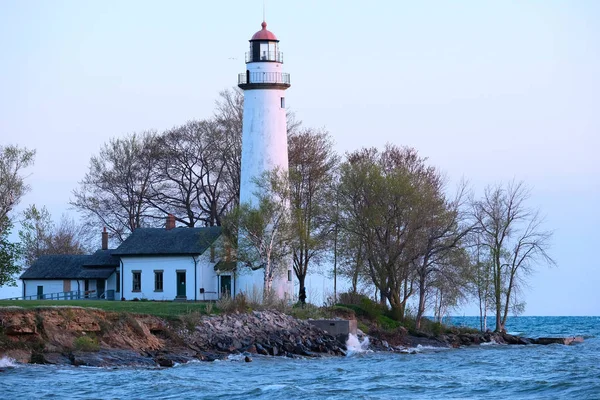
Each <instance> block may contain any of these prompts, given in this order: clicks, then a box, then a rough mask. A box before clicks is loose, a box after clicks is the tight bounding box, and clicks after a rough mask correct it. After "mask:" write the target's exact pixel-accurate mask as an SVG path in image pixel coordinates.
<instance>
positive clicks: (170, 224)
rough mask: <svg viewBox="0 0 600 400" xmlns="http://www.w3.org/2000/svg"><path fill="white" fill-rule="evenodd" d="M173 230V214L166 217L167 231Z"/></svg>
mask: <svg viewBox="0 0 600 400" xmlns="http://www.w3.org/2000/svg"><path fill="white" fill-rule="evenodd" d="M173 228H175V216H174V215H173V214H169V215H167V230H171V229H173Z"/></svg>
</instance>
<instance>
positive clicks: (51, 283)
mask: <svg viewBox="0 0 600 400" xmlns="http://www.w3.org/2000/svg"><path fill="white" fill-rule="evenodd" d="M24 283H25V296H37V288H38V286H43V288H44V295H50V294H51V293H54V294H56V293H62V292H63V291H64V280H63V279H60V280H58V279H57V280H48V279H36V280H25V281H24ZM80 284H81V291H82V293H83V282H80ZM77 288H78V287H77V281H76V280H74V279H73V280H71V291H72V292H77ZM48 298H49V296H48ZM61 300H62V299H61Z"/></svg>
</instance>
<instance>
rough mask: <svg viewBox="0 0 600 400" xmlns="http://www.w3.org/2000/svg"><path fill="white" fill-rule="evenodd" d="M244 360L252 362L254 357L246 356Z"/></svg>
mask: <svg viewBox="0 0 600 400" xmlns="http://www.w3.org/2000/svg"><path fill="white" fill-rule="evenodd" d="M244 361H245V362H252V359H251V358H250V357H248V356H246V357H244Z"/></svg>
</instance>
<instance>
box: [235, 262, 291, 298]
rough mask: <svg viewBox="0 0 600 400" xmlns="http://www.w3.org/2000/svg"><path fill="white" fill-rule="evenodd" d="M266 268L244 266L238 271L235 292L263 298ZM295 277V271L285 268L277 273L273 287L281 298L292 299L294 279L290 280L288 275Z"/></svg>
mask: <svg viewBox="0 0 600 400" xmlns="http://www.w3.org/2000/svg"><path fill="white" fill-rule="evenodd" d="M264 274H265V271H264V269H262V268H261V269H258V270H256V271H252V270H250V269H249V268H244V267H242V269H241V270H240V271H239V272H238V274H237V277H236V286H235V294H236V295H237V294H240V293H244V294H245V295H247V296H250V297H252V298H257V299H262V294H263V287H264ZM289 275H291V277H292V279H293V277H294V275H293V272H292V271H291V270H290V271H289V272H288V271H287V270H284V271H282V272H279V273H277V274H275V278H274V279H273V284H272V289H273V291H274V292H275V294H277V297H278V298H280V299H291V298H292V296H293V293H292V291H293V288H294V286H293V280H292V281H290V280H288V276H289Z"/></svg>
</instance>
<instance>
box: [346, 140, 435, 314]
mask: <svg viewBox="0 0 600 400" xmlns="http://www.w3.org/2000/svg"><path fill="white" fill-rule="evenodd" d="M438 179H439V173H438V172H437V171H436V169H435V168H433V167H428V166H426V165H425V160H424V159H422V158H421V157H419V156H418V154H417V152H416V151H415V150H414V149H411V148H399V147H396V146H393V145H387V146H386V147H385V149H384V150H383V151H381V152H380V151H378V150H377V149H374V148H371V149H362V150H359V151H356V152H353V153H351V154H349V155H348V157H347V161H346V162H345V163H343V164H342V166H341V173H340V185H339V190H338V196H339V199H340V203H339V209H340V220H341V222H340V226H341V227H342V229H344V230H345V231H346V232H347V233H349V234H351V235H353V236H354V237H355V240H354V242H355V243H356V242H360V243H361V245H362V246H363V249H364V253H362V252H361V254H364V256H365V258H366V265H367V269H368V274H369V277H370V279H371V281H372V283H373V285H375V287H376V288H377V290H378V292H379V295H380V302H382V303H386V302H387V303H389V304H390V305H391V307H392V312H393V314H394V315H395V316H396V318H399V319H403V318H404V314H405V310H406V304H407V301H408V299H409V298H410V297H411V296H412V295H413V294H414V293H415V290H416V288H415V280H416V277H415V274H414V264H415V262H416V261H417V260H418V259H419V258H420V257H422V256H423V251H424V250H423V241H422V240H421V239H422V237H423V232H422V230H423V228H424V227H425V226H426V220H427V219H426V216H427V213H428V211H429V209H428V207H427V206H426V205H427V204H428V203H430V202H432V201H434V200H432V196H436V195H437V193H436V192H435V191H434V190H431V188H432V187H435V183H436V180H438Z"/></svg>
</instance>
